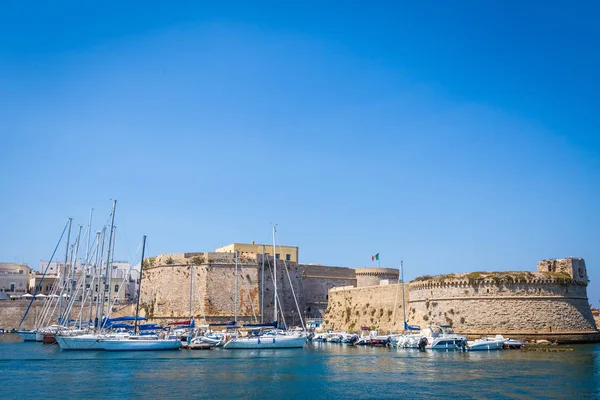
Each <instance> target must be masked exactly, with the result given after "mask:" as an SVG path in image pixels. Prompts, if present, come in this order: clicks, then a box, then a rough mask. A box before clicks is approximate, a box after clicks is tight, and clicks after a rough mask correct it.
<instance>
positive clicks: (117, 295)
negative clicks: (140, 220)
mask: <svg viewBox="0 0 600 400" xmlns="http://www.w3.org/2000/svg"><path fill="white" fill-rule="evenodd" d="M141 247H142V244H141V243H140V244H138V248H137V249H136V251H135V253H136V256H137V253H138V252H139V250H140V248H141ZM141 267H142V265H141V264H140V269H141ZM132 269H133V263H129V271H127V273H126V274H124V275H123V277H122V278H121V281H120V283H119V290H117V293H116V294H115V295H114V298H113V301H112V303H111V302H110V293H111V289H112V288H111V287H109V288H108V295H109V297H108V303H109V304H110V307H109V308H108V310H107V315H106V318H107V319H108V318H110V316H111V314H112V311H113V307H115V306H116V304H117V301H118V299H119V295H120V294H121V290H122V289H123V286H125V285H124V283H125V282H129V277H130V276H131V270H132ZM111 274H112V271H111ZM140 278H141V277H140ZM117 282H118V281H117ZM141 283H142V281H141V279H140V285H141ZM111 284H112V283H111ZM113 294H114V293H113Z"/></svg>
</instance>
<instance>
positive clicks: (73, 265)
mask: <svg viewBox="0 0 600 400" xmlns="http://www.w3.org/2000/svg"><path fill="white" fill-rule="evenodd" d="M81 228H82V226H81V225H79V232H77V239H76V240H75V243H73V246H75V249H74V250H73V246H71V279H70V282H69V288H68V290H67V294H68V297H67V298H68V299H69V301H71V300H70V299H71V295H72V293H73V282H75V269H76V268H77V256H78V254H79V240H80V239H81ZM73 251H75V252H73Z"/></svg>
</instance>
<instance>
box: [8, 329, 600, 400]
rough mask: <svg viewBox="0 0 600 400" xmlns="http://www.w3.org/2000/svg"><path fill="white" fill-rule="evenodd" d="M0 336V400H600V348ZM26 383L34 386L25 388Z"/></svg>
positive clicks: (590, 346)
mask: <svg viewBox="0 0 600 400" xmlns="http://www.w3.org/2000/svg"><path fill="white" fill-rule="evenodd" d="M8 336H14V335H0V397H1V398H4V397H9V396H8V395H10V397H11V398H32V397H39V398H65V397H76V396H77V397H82V396H85V397H88V398H98V397H104V398H132V397H151V398H155V397H164V398H184V397H188V398H189V397H193V398H234V397H235V398H239V397H242V398H259V397H266V396H277V397H281V396H285V397H286V398H300V397H302V398H305V399H309V400H313V399H320V398H351V397H358V396H360V397H361V398H365V397H366V398H404V397H410V398H415V399H420V398H431V397H434V396H435V397H439V398H456V399H480V398H492V399H493V398H502V399H504V398H510V399H530V398H547V399H552V398H577V399H579V398H590V399H591V398H599V397H600V391H599V388H600V360H599V356H600V346H592V345H582V346H574V348H575V351H574V352H572V353H538V352H530V353H527V352H521V351H518V350H511V351H492V352H472V353H469V352H467V353H463V352H437V351H426V352H419V351H417V350H410V349H390V348H372V347H360V346H359V347H348V346H343V345H338V344H329V343H319V344H313V345H310V346H308V347H307V348H306V349H304V350H301V349H289V350H286V349H278V350H262V351H261V350H248V351H245V350H223V349H215V350H211V351H187V350H181V351H172V352H137V353H135V352H134V353H127V352H125V353H119V352H116V353H112V352H102V351H92V352H63V351H60V349H59V348H58V347H57V346H52V345H50V346H48V345H42V344H40V343H19V342H18V340H19V339H18V338H14V337H13V338H12V339H10V338H8ZM23 382H27V384H26V385H24V384H23Z"/></svg>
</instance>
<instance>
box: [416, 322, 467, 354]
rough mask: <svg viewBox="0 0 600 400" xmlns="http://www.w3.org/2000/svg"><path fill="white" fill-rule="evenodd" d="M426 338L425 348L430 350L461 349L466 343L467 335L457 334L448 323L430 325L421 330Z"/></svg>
mask: <svg viewBox="0 0 600 400" xmlns="http://www.w3.org/2000/svg"><path fill="white" fill-rule="evenodd" d="M422 334H423V336H424V337H425V338H427V345H426V348H427V349H431V350H463V349H465V348H466V345H467V337H466V336H463V335H457V334H455V333H454V331H453V330H452V327H451V326H448V325H430V326H428V327H427V328H425V329H423V330H422Z"/></svg>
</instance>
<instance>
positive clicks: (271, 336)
mask: <svg viewBox="0 0 600 400" xmlns="http://www.w3.org/2000/svg"><path fill="white" fill-rule="evenodd" d="M276 254H277V252H276V248H275V225H273V265H274V272H273V285H274V305H275V306H274V321H273V322H272V323H270V324H252V325H245V327H246V328H259V329H254V330H253V331H252V332H253V333H252V334H250V335H248V336H246V337H238V338H233V339H231V340H230V341H228V342H227V343H225V345H224V346H223V348H225V349H285V348H303V347H304V345H305V344H306V334H305V333H304V332H284V331H282V330H279V329H276V328H277V325H278V309H277V257H276ZM267 327H270V328H271V329H270V330H268V331H266V332H265V331H264V328H267ZM260 328H263V329H260Z"/></svg>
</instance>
